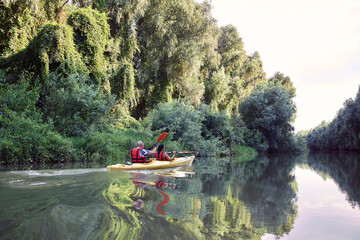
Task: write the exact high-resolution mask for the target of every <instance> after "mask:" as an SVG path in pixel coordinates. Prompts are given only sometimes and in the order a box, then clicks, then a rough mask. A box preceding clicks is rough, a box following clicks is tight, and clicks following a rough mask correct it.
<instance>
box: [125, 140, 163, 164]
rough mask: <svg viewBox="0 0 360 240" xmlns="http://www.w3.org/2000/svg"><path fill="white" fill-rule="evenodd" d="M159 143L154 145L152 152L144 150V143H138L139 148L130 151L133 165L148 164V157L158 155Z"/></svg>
mask: <svg viewBox="0 0 360 240" xmlns="http://www.w3.org/2000/svg"><path fill="white" fill-rule="evenodd" d="M156 150H157V143H154V148H153V149H152V150H146V149H144V143H143V142H142V141H138V143H137V147H136V148H133V149H131V150H130V156H131V160H132V163H146V156H147V155H152V154H154V153H156Z"/></svg>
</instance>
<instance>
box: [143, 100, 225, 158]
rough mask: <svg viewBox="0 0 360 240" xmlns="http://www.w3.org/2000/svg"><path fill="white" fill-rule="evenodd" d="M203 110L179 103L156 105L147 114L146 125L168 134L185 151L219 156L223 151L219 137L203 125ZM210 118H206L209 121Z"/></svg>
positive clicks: (204, 119) (153, 129) (204, 117)
mask: <svg viewBox="0 0 360 240" xmlns="http://www.w3.org/2000/svg"><path fill="white" fill-rule="evenodd" d="M204 112H206V111H205V110H204V109H200V110H198V109H195V108H194V107H192V106H191V105H190V104H188V103H185V102H179V101H172V102H169V103H161V104H158V105H157V106H156V107H155V109H154V110H153V111H151V112H150V113H149V116H148V119H147V122H146V125H148V126H149V128H150V129H151V130H152V131H157V132H161V131H165V130H167V131H168V132H169V135H170V138H168V140H169V139H171V140H172V141H178V142H179V145H178V146H182V147H184V148H186V150H194V151H199V152H200V155H202V156H211V155H216V154H219V153H220V152H221V151H223V150H224V146H223V143H222V142H221V141H220V137H217V136H214V135H213V134H215V132H211V129H210V130H209V129H207V127H206V126H205V125H204V122H205V123H206V117H209V116H210V115H207V116H206V114H204ZM209 119H210V118H208V120H209Z"/></svg>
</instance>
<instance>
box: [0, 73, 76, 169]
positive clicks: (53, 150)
mask: <svg viewBox="0 0 360 240" xmlns="http://www.w3.org/2000/svg"><path fill="white" fill-rule="evenodd" d="M28 88H29V84H28V82H27V81H26V79H24V78H22V79H20V80H19V81H18V83H17V84H11V85H10V84H4V83H3V80H2V82H1V83H0V159H1V161H2V163H5V164H8V163H24V162H34V161H42V162H45V161H63V160H69V159H73V148H72V144H71V142H69V141H68V140H66V139H65V138H63V137H62V136H60V135H59V134H58V133H56V132H54V131H53V130H52V128H51V124H44V123H42V120H41V114H40V113H39V112H38V110H37V109H36V107H35V103H36V102H37V100H38V98H39V95H38V93H37V89H32V90H29V89H28Z"/></svg>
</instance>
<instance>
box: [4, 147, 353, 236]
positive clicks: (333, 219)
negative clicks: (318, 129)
mask: <svg viewBox="0 0 360 240" xmlns="http://www.w3.org/2000/svg"><path fill="white" fill-rule="evenodd" d="M359 184H360V159H359V157H358V156H357V155H356V154H345V153H343V154H311V155H309V156H300V157H291V156H287V155H282V156H271V157H259V158H258V159H256V160H254V161H251V162H245V163H238V162H236V159H226V158H201V159H200V158H197V159H195V161H194V163H193V166H191V167H186V168H179V169H175V170H161V171H137V172H108V171H106V169H105V168H91V169H89V168H85V169H60V170H56V169H51V170H23V171H2V172H0V209H1V210H0V238H1V239H174V238H180V239H220V238H221V239H279V238H280V239H359V237H358V236H360V212H359V203H360V192H359V190H358V186H359Z"/></svg>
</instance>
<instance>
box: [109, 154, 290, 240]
mask: <svg viewBox="0 0 360 240" xmlns="http://www.w3.org/2000/svg"><path fill="white" fill-rule="evenodd" d="M294 165H295V161H293V160H292V159H289V158H284V157H282V158H281V157H276V158H273V159H271V161H270V160H269V159H268V158H266V157H262V158H259V159H257V160H256V161H252V162H246V163H237V164H234V163H233V162H232V161H231V160H230V159H216V158H208V159H201V160H199V161H198V164H196V165H195V166H194V172H196V174H195V175H194V176H193V177H192V178H189V177H188V178H185V179H181V178H173V177H171V176H170V177H169V176H166V177H165V176H161V175H156V176H153V175H146V174H134V173H133V174H132V178H130V181H131V182H132V183H133V185H132V186H129V184H127V185H126V186H124V185H121V184H120V183H112V184H111V185H110V186H109V188H108V189H106V190H105V191H104V197H105V198H106V199H107V200H108V201H109V202H110V203H111V205H113V206H114V207H116V208H117V209H119V210H121V211H122V212H123V213H126V214H128V215H129V216H127V217H126V219H128V220H131V221H132V222H135V223H138V224H139V225H143V224H144V222H147V223H149V225H148V226H146V228H145V227H144V226H141V227H140V228H137V226H138V225H137V224H136V225H135V228H136V229H137V230H136V232H137V234H136V236H135V235H134V236H133V237H135V238H136V237H140V238H146V239H148V238H149V239H150V236H151V237H154V234H155V235H156V234H157V233H158V232H159V228H158V227H159V226H158V225H159V224H161V229H164V232H163V233H162V239H163V238H164V237H165V238H167V237H168V238H169V239H171V238H173V237H174V236H178V237H181V238H185V237H186V236H185V235H187V236H189V237H191V238H192V239H209V238H210V239H212V238H218V237H221V238H229V239H233V238H235V239H237V238H242V239H260V238H261V236H263V235H264V234H265V233H273V234H276V235H282V234H284V233H288V232H289V231H290V230H291V228H292V225H293V224H294V220H295V217H296V214H297V210H296V205H295V199H296V183H295V178H294V176H293V174H292V173H291V170H292V168H293V167H294ZM159 182H160V183H161V186H163V188H162V189H161V191H160V190H159V188H160V187H159ZM159 193H160V194H159ZM138 199H141V200H142V201H143V208H142V209H137V208H135V207H134V202H136V201H137V200H138ZM161 203H163V204H162V205H161V206H160V207H159V204H161ZM164 203H166V204H164ZM159 210H160V211H159ZM165 214H166V218H163V216H165ZM162 215H163V216H162ZM132 217H134V218H132ZM135 218H136V219H135ZM140 223H141V224H140ZM154 226H157V227H156V228H154ZM184 229H185V230H186V231H184Z"/></svg>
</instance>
